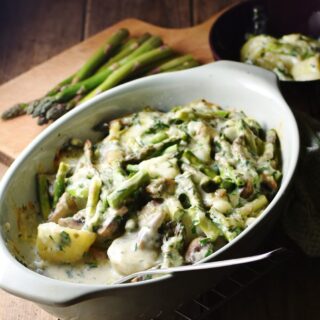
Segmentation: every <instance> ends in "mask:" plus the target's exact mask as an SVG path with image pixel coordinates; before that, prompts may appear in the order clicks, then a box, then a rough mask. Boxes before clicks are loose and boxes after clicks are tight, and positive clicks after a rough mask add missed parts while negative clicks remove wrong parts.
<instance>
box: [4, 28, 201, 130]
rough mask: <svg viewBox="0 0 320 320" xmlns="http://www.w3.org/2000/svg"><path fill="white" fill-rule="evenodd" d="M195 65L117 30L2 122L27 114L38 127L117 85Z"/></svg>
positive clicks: (149, 39) (157, 43)
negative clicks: (81, 62) (41, 94)
mask: <svg viewBox="0 0 320 320" xmlns="http://www.w3.org/2000/svg"><path fill="white" fill-rule="evenodd" d="M197 65H199V62H198V61H196V60H195V59H194V58H193V57H192V56H191V55H182V56H181V55H178V54H177V53H175V52H174V51H173V50H172V49H171V48H169V47H168V46H166V45H164V44H163V42H162V39H161V38H160V37H158V36H153V35H150V34H149V33H146V34H144V35H142V36H140V37H138V38H135V37H129V31H128V30H127V29H120V30H118V31H117V32H115V33H114V34H112V35H111V37H110V38H109V39H107V41H106V42H105V43H104V45H103V46H102V47H101V48H99V49H98V50H97V51H96V52H95V53H94V54H93V55H92V57H90V58H89V60H88V61H87V62H86V63H85V64H84V65H83V66H82V67H81V68H80V69H79V70H78V71H77V72H76V73H75V74H73V75H71V76H70V77H68V78H67V79H65V80H63V81H62V82H60V83H59V84H58V85H56V86H55V87H54V88H53V89H52V90H50V91H49V92H48V93H47V94H46V95H45V96H44V97H42V98H40V99H37V100H35V101H32V102H30V103H19V104H16V105H14V106H13V107H11V108H10V109H8V110H6V111H5V112H4V113H3V114H2V119H5V120H7V119H11V118H14V117H17V116H20V115H23V114H30V115H32V117H38V124H39V125H42V124H45V123H48V122H50V121H54V120H56V119H58V118H59V117H61V116H62V115H63V114H65V113H66V112H68V111H69V110H71V109H73V108H74V107H75V106H77V105H78V104H80V103H81V102H83V101H86V100H88V99H90V98H92V97H94V96H96V95H97V94H99V93H101V92H103V91H106V90H108V89H110V88H112V87H115V86H116V85H118V84H119V83H123V82H126V81H129V80H132V79H135V78H139V77H142V76H145V75H150V74H156V73H161V72H169V71H176V70H182V69H188V68H192V67H195V66H197Z"/></svg>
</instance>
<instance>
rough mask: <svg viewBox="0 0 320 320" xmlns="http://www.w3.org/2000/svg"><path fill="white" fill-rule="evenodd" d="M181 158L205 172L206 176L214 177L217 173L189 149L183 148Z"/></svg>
mask: <svg viewBox="0 0 320 320" xmlns="http://www.w3.org/2000/svg"><path fill="white" fill-rule="evenodd" d="M182 158H183V159H186V161H187V162H188V163H189V164H191V165H193V166H194V167H195V168H197V169H198V170H200V171H202V172H203V173H205V174H206V175H207V176H208V177H210V178H215V177H216V176H217V173H216V172H215V171H214V170H213V169H211V168H210V167H209V166H207V165H205V164H204V163H203V162H202V161H200V160H199V159H198V158H197V157H196V156H195V155H194V154H193V153H192V152H191V151H190V150H185V151H184V152H183V155H182Z"/></svg>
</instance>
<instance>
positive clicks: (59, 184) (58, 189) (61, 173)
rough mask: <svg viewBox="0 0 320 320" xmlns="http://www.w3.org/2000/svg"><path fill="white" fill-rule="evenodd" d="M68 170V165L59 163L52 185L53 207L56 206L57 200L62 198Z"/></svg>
mask: <svg viewBox="0 0 320 320" xmlns="http://www.w3.org/2000/svg"><path fill="white" fill-rule="evenodd" d="M68 170H69V165H68V164H66V163H64V162H60V164H59V168H58V172H57V175H56V180H55V182H54V185H53V207H55V206H56V204H57V202H58V200H59V198H60V197H61V196H62V194H63V192H64V190H65V178H66V175H67V172H68Z"/></svg>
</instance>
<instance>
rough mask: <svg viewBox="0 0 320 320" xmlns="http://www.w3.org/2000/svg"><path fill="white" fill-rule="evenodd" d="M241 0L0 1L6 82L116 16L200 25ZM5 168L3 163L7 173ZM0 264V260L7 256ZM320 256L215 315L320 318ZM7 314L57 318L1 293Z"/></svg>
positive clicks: (12, 318)
mask: <svg viewBox="0 0 320 320" xmlns="http://www.w3.org/2000/svg"><path fill="white" fill-rule="evenodd" d="M232 2H235V1H234V0H231V1H230V0H54V1H53V0H28V1H25V0H1V2H0V3H1V7H0V8H1V9H0V83H3V82H6V81H8V80H10V79H11V78H13V77H15V76H17V75H19V74H20V73H22V72H24V71H26V70H28V69H30V68H31V67H32V66H35V65H37V64H39V63H41V62H43V61H45V60H47V59H48V58H50V57H52V56H53V55H55V54H57V53H59V52H61V51H63V50H64V49H66V48H68V47H70V46H72V45H74V44H76V43H78V42H80V41H82V40H83V39H86V38H87V37H89V36H91V35H93V34H95V33H97V32H98V31H100V30H102V29H104V28H105V27H107V26H110V25H112V24H113V23H115V22H117V21H119V20H121V19H124V18H127V17H135V18H139V19H143V20H146V21H148V22H151V23H154V24H158V25H160V26H164V27H174V28H179V27H187V26H192V25H195V24H198V23H200V22H202V21H204V20H206V19H207V18H208V17H210V16H212V15H213V14H214V13H215V12H217V11H219V10H220V9H221V8H223V7H224V6H226V5H228V4H230V3H232ZM5 170H6V167H5V166H4V165H3V164H0V176H1V175H2V174H3V172H4V171H5ZM0 263H1V262H0ZM319 297H320V260H319V259H307V258H303V257H300V258H296V259H294V260H290V261H289V262H287V263H284V264H282V265H281V266H280V267H279V268H276V269H275V270H273V271H272V272H271V273H269V274H268V275H266V276H265V277H263V278H262V279H260V280H259V281H257V282H255V283H254V284H253V285H251V286H250V287H249V288H247V289H245V290H244V291H243V292H242V293H241V294H240V295H238V296H236V297H235V298H233V299H232V300H230V301H229V302H227V303H226V304H225V305H224V306H223V307H221V308H220V309H219V310H218V311H217V312H215V314H214V315H213V316H212V319H213V318H214V319H215V320H229V319H230V320H234V319H238V320H242V319H243V320H251V319H252V320H257V319H259V320H264V319H283V320H285V319H288V320H301V319H305V320H318V319H320V303H319V301H318V300H319ZM0 319H2V320H17V319H24V320H26V319H28V320H29V319H30V320H31V319H32V320H38V319H47V320H49V319H54V318H53V317H51V316H49V315H47V314H46V313H45V312H43V311H41V310H40V309H39V308H37V307H36V306H34V305H33V304H31V303H29V302H25V301H23V300H21V299H18V298H15V297H13V296H11V295H9V294H7V293H4V292H3V291H1V292H0Z"/></svg>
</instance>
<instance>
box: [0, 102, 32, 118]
mask: <svg viewBox="0 0 320 320" xmlns="http://www.w3.org/2000/svg"><path fill="white" fill-rule="evenodd" d="M27 107H28V104H27V103H18V104H15V105H14V106H12V107H11V108H9V109H7V110H5V111H4V112H3V113H2V115H1V118H2V119H3V120H9V119H12V118H16V117H19V116H21V115H24V114H26V112H27V110H26V109H27Z"/></svg>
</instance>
